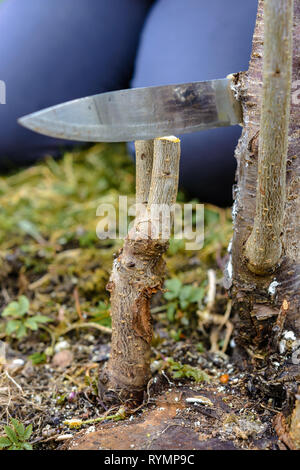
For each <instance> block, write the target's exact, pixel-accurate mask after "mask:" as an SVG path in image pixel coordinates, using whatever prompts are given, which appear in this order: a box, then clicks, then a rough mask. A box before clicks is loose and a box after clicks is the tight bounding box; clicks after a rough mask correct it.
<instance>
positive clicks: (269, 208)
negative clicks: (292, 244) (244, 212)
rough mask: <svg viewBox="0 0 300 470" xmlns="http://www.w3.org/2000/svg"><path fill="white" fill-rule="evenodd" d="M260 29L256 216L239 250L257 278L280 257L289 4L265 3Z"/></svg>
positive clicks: (289, 61) (273, 0)
mask: <svg viewBox="0 0 300 470" xmlns="http://www.w3.org/2000/svg"><path fill="white" fill-rule="evenodd" d="M264 28H265V29H264V59H263V98H262V108H261V120H260V134H259V153H258V178H257V189H256V213H255V218H254V225H253V229H252V232H251V235H250V237H249V238H248V240H247V242H246V246H245V255H246V257H247V259H248V268H249V269H250V270H251V271H252V272H254V273H255V274H258V275H265V274H268V273H270V272H272V271H273V270H274V269H276V267H277V265H278V264H279V263H280V261H281V258H282V240H281V235H282V231H283V220H284V209H285V201H286V163H287V149H288V127H289V116H290V97H291V74H292V31H293V0H265V1H264Z"/></svg>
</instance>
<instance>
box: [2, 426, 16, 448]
mask: <svg viewBox="0 0 300 470" xmlns="http://www.w3.org/2000/svg"><path fill="white" fill-rule="evenodd" d="M4 431H5V432H6V435H7V437H8V438H9V439H10V441H11V442H12V443H13V444H16V445H17V444H18V436H17V435H16V433H15V431H14V430H13V429H12V428H11V427H10V426H4Z"/></svg>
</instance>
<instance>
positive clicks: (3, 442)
mask: <svg viewBox="0 0 300 470" xmlns="http://www.w3.org/2000/svg"><path fill="white" fill-rule="evenodd" d="M10 445H11V441H10V439H8V437H0V449H4V448H5V447H9V446H10Z"/></svg>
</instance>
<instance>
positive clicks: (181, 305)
mask: <svg viewBox="0 0 300 470" xmlns="http://www.w3.org/2000/svg"><path fill="white" fill-rule="evenodd" d="M165 287H166V289H167V292H165V293H164V298H165V300H167V302H168V303H167V318H168V320H169V321H170V322H173V321H174V319H175V313H176V311H177V310H179V309H181V310H184V311H188V310H189V309H190V307H192V305H193V304H196V303H199V302H200V301H201V300H202V299H203V297H204V293H205V289H204V287H203V286H201V287H198V286H193V285H192V284H188V285H184V284H182V282H181V281H180V279H178V278H176V277H175V278H173V279H168V280H167V281H166V282H165ZM181 323H182V324H183V325H185V324H186V323H188V318H184V317H182V318H181Z"/></svg>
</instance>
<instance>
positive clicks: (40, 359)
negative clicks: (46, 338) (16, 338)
mask: <svg viewBox="0 0 300 470" xmlns="http://www.w3.org/2000/svg"><path fill="white" fill-rule="evenodd" d="M28 358H29V359H30V360H31V362H32V364H34V365H38V364H44V363H45V362H46V361H47V356H46V354H45V353H39V352H35V353H33V354H30V356H28Z"/></svg>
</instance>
